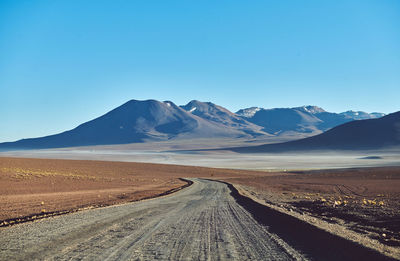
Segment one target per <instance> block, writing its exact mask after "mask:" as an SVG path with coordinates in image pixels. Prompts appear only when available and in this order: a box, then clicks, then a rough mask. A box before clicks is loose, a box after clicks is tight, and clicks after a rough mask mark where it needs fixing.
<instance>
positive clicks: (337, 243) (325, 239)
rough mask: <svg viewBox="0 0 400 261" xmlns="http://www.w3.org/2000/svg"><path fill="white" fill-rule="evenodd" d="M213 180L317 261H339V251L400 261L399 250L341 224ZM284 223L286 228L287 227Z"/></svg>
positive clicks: (358, 257) (343, 257) (352, 257)
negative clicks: (266, 201)
mask: <svg viewBox="0 0 400 261" xmlns="http://www.w3.org/2000/svg"><path fill="white" fill-rule="evenodd" d="M209 180H213V181H217V182H221V183H224V184H226V185H227V186H228V187H229V189H230V190H231V191H232V192H231V195H232V196H233V197H234V198H235V200H236V201H237V202H238V204H240V205H241V206H243V207H244V208H245V209H246V210H247V211H249V212H250V213H251V214H252V216H253V217H254V218H255V219H256V220H257V221H258V222H259V223H261V224H263V225H266V226H268V227H269V229H270V230H271V231H272V232H273V233H276V234H277V235H278V236H279V237H281V238H283V239H284V240H286V241H287V242H288V243H289V244H290V245H291V246H293V247H294V248H295V249H296V250H298V251H299V252H301V253H305V254H307V253H310V254H311V256H313V257H317V260H335V259H336V258H337V257H338V256H337V255H338V252H342V253H345V254H342V255H341V256H340V260H400V253H399V251H398V250H396V249H394V248H393V247H388V246H385V245H383V244H381V243H379V242H373V243H371V242H370V240H368V239H367V238H364V237H361V236H360V235H358V234H356V233H355V232H352V231H348V230H347V229H346V228H344V227H342V226H340V225H336V224H330V223H327V222H326V221H323V220H318V219H316V218H315V217H311V216H307V215H304V214H300V213H296V212H294V211H287V210H286V209H283V208H280V207H278V206H275V205H272V204H268V203H265V202H264V201H263V200H260V199H258V198H256V197H254V196H252V195H250V194H249V193H246V191H245V190H244V189H241V187H240V185H237V184H236V185H234V184H231V183H229V182H226V181H222V180H217V179H215V180H214V179H209ZM282 223H283V224H285V225H286V226H285V227H283V226H282V225H281V224H282ZM332 227H334V228H332ZM338 228H340V229H338ZM305 235H312V238H313V240H311V239H309V240H307V239H308V237H309V236H305ZM315 239H316V240H315ZM318 249H319V250H318ZM332 257H334V258H333V259H332ZM336 260H337V259H336Z"/></svg>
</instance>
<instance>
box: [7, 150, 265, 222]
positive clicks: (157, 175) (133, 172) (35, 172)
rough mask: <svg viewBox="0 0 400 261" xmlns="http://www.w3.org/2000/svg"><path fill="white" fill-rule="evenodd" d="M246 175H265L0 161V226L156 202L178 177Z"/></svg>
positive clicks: (110, 164) (178, 183) (146, 166)
mask: <svg viewBox="0 0 400 261" xmlns="http://www.w3.org/2000/svg"><path fill="white" fill-rule="evenodd" d="M249 174H251V175H264V176H265V175H267V174H266V173H263V172H252V171H241V170H226V169H210V168H202V167H188V166H177V165H162V164H149V163H130V162H110V161H83V160H82V161H81V160H54V159H26V158H2V157H0V209H1V211H0V226H8V225H12V224H15V223H19V222H24V221H29V220H33V219H38V218H42V217H47V216H51V215H58V214H63V213H68V212H72V211H77V210H79V209H82V208H91V207H99V206H107V205H112V204H118V203H125V202H131V201H136V200H141V199H145V198H151V197H155V196H158V195H160V194H163V193H165V192H167V191H170V190H176V189H177V188H181V187H182V186H184V185H185V184H186V182H184V181H182V180H180V179H179V178H181V177H207V178H210V177H217V178H218V177H221V178H222V177H234V176H246V175H249Z"/></svg>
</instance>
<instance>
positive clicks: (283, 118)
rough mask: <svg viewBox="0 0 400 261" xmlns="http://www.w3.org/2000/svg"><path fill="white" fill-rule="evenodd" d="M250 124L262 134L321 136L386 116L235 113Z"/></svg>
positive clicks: (307, 109) (300, 110) (314, 110)
mask: <svg viewBox="0 0 400 261" xmlns="http://www.w3.org/2000/svg"><path fill="white" fill-rule="evenodd" d="M236 114H237V115H238V116H240V117H241V118H243V119H246V120H247V121H249V122H251V123H254V124H256V125H259V126H261V127H263V129H262V130H263V131H265V132H269V133H273V134H276V135H282V134H287V133H308V134H314V135H315V134H319V133H322V132H324V131H327V130H329V129H331V128H333V127H335V126H338V125H340V124H343V123H346V122H350V121H353V120H360V119H374V118H379V117H382V116H383V115H384V114H383V113H371V114H369V113H366V112H360V111H359V112H354V111H347V112H343V113H332V112H327V111H325V110H324V109H322V108H320V107H317V106H310V105H309V106H302V107H294V108H274V109H263V108H259V107H251V108H247V109H242V110H239V111H237V112H236Z"/></svg>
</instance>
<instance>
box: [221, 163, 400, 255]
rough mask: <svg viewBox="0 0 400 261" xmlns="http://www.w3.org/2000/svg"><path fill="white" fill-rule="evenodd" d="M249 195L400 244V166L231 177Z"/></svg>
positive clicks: (388, 244) (391, 245)
mask: <svg viewBox="0 0 400 261" xmlns="http://www.w3.org/2000/svg"><path fill="white" fill-rule="evenodd" d="M224 180H225V181H227V182H229V183H232V184H236V185H239V187H240V188H242V189H243V190H244V191H245V192H247V193H248V195H250V196H252V197H255V198H257V199H260V200H261V201H262V202H265V203H267V204H271V205H273V206H277V207H279V208H281V209H284V210H287V211H289V212H295V213H298V214H300V215H304V214H305V215H309V216H311V217H315V218H318V219H321V220H323V221H326V222H328V223H330V224H338V225H340V226H343V227H345V228H347V229H349V230H351V231H354V232H356V233H358V234H361V235H364V236H366V237H368V238H370V239H374V240H376V241H378V242H380V243H382V244H383V245H386V246H390V247H395V248H397V247H399V246H400V168H398V167H385V168H365V169H343V170H319V171H302V172H292V173H285V175H279V174H277V175H276V176H268V177H240V178H227V179H224Z"/></svg>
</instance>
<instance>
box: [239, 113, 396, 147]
mask: <svg viewBox="0 0 400 261" xmlns="http://www.w3.org/2000/svg"><path fill="white" fill-rule="evenodd" d="M394 146H400V111H399V112H396V113H392V114H388V115H386V116H384V117H382V118H378V119H367V120H356V121H352V122H348V123H345V124H342V125H340V126H337V127H335V128H332V129H331V130H328V131H327V132H325V133H322V134H319V135H316V136H312V137H309V138H305V139H301V140H295V141H289V142H285V143H277V144H266V145H261V146H254V147H241V148H234V149H232V150H233V151H236V152H284V151H309V150H366V149H381V148H386V147H394Z"/></svg>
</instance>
